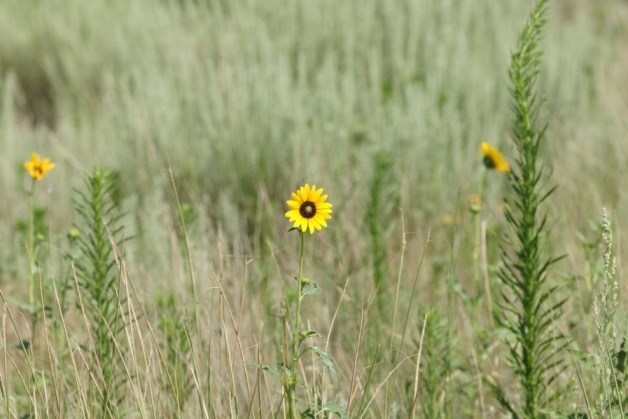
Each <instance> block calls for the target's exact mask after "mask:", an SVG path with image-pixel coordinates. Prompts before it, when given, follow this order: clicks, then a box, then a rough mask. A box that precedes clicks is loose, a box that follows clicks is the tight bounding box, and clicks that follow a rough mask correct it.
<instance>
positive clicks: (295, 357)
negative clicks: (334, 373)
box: [286, 231, 305, 419]
mask: <svg viewBox="0 0 628 419" xmlns="http://www.w3.org/2000/svg"><path fill="white" fill-rule="evenodd" d="M299 243H300V249H299V273H298V275H297V291H298V292H297V308H296V313H295V321H294V329H293V330H292V354H291V355H292V359H291V362H290V372H289V373H290V377H289V378H288V382H287V385H286V393H287V394H286V396H287V398H288V412H289V416H290V417H291V418H293V419H297V418H298V417H299V413H298V410H297V398H296V384H297V380H296V376H297V364H298V362H299V344H300V341H301V337H300V332H301V299H302V295H301V294H302V291H303V259H304V254H305V235H304V234H303V232H302V231H299Z"/></svg>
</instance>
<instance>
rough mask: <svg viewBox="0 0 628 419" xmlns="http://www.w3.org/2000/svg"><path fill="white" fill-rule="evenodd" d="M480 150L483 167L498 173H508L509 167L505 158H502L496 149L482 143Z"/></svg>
mask: <svg viewBox="0 0 628 419" xmlns="http://www.w3.org/2000/svg"><path fill="white" fill-rule="evenodd" d="M481 150H482V155H483V156H484V160H483V162H484V166H486V168H487V169H495V170H497V171H498V172H504V173H506V172H509V171H510V165H509V164H508V161H507V160H506V157H504V155H503V154H502V153H501V151H499V149H498V148H496V147H493V146H492V145H490V144H489V143H482V145H481Z"/></svg>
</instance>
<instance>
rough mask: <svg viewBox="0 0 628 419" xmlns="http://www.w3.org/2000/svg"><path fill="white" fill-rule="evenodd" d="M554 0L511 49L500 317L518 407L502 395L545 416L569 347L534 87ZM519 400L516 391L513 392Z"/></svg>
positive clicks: (530, 413) (543, 4) (521, 411)
mask: <svg viewBox="0 0 628 419" xmlns="http://www.w3.org/2000/svg"><path fill="white" fill-rule="evenodd" d="M546 8H547V1H546V0H541V1H539V2H538V3H537V5H536V7H535V8H534V10H533V11H532V13H531V14H530V16H529V19H528V22H527V23H526V25H525V27H524V29H523V31H522V32H521V33H520V35H519V41H518V45H517V50H516V51H515V52H514V53H513V54H512V57H511V65H510V80H511V83H512V99H513V110H514V114H515V118H514V123H513V137H514V142H515V147H516V152H517V157H516V165H515V167H514V168H513V172H512V173H511V175H510V184H511V187H512V194H511V198H510V199H509V200H508V201H507V202H508V207H507V209H506V212H505V215H506V219H507V221H508V223H509V225H510V227H511V229H512V230H511V231H512V234H511V235H510V236H509V237H508V239H507V240H506V242H505V244H504V246H503V249H502V257H501V259H502V267H501V269H500V271H499V278H500V279H501V281H502V284H503V285H504V290H503V291H502V297H503V298H502V301H501V303H500V308H501V309H502V312H501V313H500V314H499V315H498V316H497V321H498V322H499V324H500V325H501V326H502V327H504V328H505V329H507V330H508V331H509V332H510V333H511V334H512V339H507V341H506V343H507V344H508V347H509V357H508V360H509V362H510V365H511V367H512V369H513V372H514V373H515V375H516V377H517V379H518V382H519V386H520V389H521V396H520V398H521V399H522V400H521V403H520V405H519V406H516V407H513V402H512V400H511V401H510V402H508V401H507V397H506V396H507V395H508V392H507V391H500V392H498V393H497V395H498V397H497V399H498V401H499V402H500V403H501V404H502V406H504V407H505V408H506V410H508V411H510V412H511V413H512V414H513V415H514V412H517V414H516V416H522V417H526V418H539V417H541V416H542V413H541V412H543V411H544V410H546V409H547V408H548V407H549V401H550V400H551V399H552V398H553V397H554V395H550V394H547V390H548V388H549V386H550V384H551V383H552V382H553V381H554V380H555V379H556V377H557V374H558V371H559V367H560V365H561V363H562V359H561V358H560V354H561V349H562V345H564V344H560V343H558V342H556V341H557V336H556V335H557V334H556V333H555V332H553V330H554V328H555V326H554V324H555V322H556V321H557V320H558V317H559V316H560V313H561V307H562V305H563V304H564V303H565V300H558V301H557V300H556V294H557V291H558V287H557V286H555V285H552V284H551V281H550V279H549V278H550V276H549V274H548V268H549V267H550V266H551V265H552V264H553V263H555V262H556V261H557V259H558V258H551V257H550V258H548V257H546V256H544V254H543V253H544V251H543V249H544V244H543V241H544V240H545V239H546V236H547V227H546V222H547V215H542V214H541V209H540V206H541V204H542V203H543V201H544V200H545V199H546V198H547V197H548V196H549V195H550V194H551V193H552V192H553V189H549V191H545V190H544V189H545V185H544V184H545V182H546V175H545V173H544V171H543V168H542V167H541V165H540V164H539V162H538V156H539V150H540V146H541V144H542V143H543V140H544V137H545V132H546V127H545V126H540V122H539V112H540V107H541V103H542V100H541V99H540V98H539V96H538V95H537V93H536V92H535V84H536V81H537V78H538V75H539V72H540V58H541V49H540V46H539V42H540V40H541V30H542V29H543V27H544V26H545V23H546V19H545V14H546ZM510 396H511V397H510V399H513V398H514V397H512V396H513V395H510Z"/></svg>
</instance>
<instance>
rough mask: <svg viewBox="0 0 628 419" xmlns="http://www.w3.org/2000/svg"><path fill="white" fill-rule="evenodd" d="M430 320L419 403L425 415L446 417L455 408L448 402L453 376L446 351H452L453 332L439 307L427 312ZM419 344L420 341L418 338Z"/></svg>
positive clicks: (426, 331)
mask: <svg viewBox="0 0 628 419" xmlns="http://www.w3.org/2000/svg"><path fill="white" fill-rule="evenodd" d="M426 316H427V322H426V325H425V336H424V337H423V356H422V357H421V361H422V363H423V368H422V372H423V374H422V381H421V395H420V397H419V406H420V408H421V411H422V413H423V417H425V418H445V417H448V412H451V411H452V409H451V407H450V406H447V405H446V403H447V398H446V392H447V380H449V379H450V374H451V371H450V369H451V362H450V360H449V359H447V357H446V356H443V355H444V354H446V353H448V351H449V348H450V347H451V343H450V342H449V339H450V336H451V334H450V333H449V332H448V330H447V322H446V320H445V319H443V318H442V317H441V315H440V314H439V312H438V311H437V310H428V311H427V312H426ZM415 345H416V347H417V348H418V346H419V342H415Z"/></svg>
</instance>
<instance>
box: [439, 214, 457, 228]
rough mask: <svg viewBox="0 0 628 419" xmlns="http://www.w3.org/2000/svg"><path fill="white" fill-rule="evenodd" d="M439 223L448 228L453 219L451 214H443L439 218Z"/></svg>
mask: <svg viewBox="0 0 628 419" xmlns="http://www.w3.org/2000/svg"><path fill="white" fill-rule="evenodd" d="M440 223H441V224H442V225H444V226H450V225H452V224H453V223H454V217H452V216H451V214H445V215H443V216H442V217H440Z"/></svg>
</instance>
